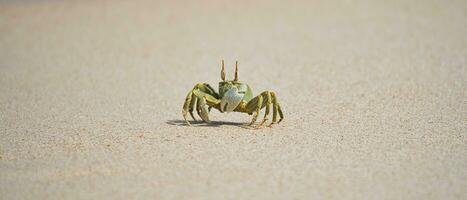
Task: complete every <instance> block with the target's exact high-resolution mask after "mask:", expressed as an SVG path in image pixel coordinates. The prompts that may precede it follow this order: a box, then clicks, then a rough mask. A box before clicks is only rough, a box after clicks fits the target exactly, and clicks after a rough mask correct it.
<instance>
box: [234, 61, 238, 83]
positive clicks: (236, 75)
mask: <svg viewBox="0 0 467 200" xmlns="http://www.w3.org/2000/svg"><path fill="white" fill-rule="evenodd" d="M234 81H238V61H235V78H234Z"/></svg>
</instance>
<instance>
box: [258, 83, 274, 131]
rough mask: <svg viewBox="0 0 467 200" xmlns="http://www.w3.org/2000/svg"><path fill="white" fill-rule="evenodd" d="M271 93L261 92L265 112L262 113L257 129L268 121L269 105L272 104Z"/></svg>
mask: <svg viewBox="0 0 467 200" xmlns="http://www.w3.org/2000/svg"><path fill="white" fill-rule="evenodd" d="M271 93H272V92H269V91H266V92H263V94H262V95H264V96H265V102H266V104H265V106H266V111H265V112H264V117H263V121H262V122H261V123H260V124H259V125H258V128H259V127H261V126H262V125H263V124H264V122H266V121H267V120H268V115H269V111H270V109H271V104H272V97H271Z"/></svg>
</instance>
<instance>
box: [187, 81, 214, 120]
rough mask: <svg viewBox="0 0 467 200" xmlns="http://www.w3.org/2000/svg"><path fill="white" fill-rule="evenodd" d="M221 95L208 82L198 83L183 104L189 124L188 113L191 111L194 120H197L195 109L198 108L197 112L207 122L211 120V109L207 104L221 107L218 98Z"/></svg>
mask: <svg viewBox="0 0 467 200" xmlns="http://www.w3.org/2000/svg"><path fill="white" fill-rule="evenodd" d="M218 97H219V95H218V94H217V93H216V92H215V91H214V89H213V88H212V87H211V86H210V85H209V84H206V83H199V84H196V85H195V87H194V88H193V89H192V90H191V91H190V92H189V93H188V95H187V96H186V98H185V103H184V104H183V110H182V115H183V118H184V119H185V121H186V123H187V124H188V125H191V124H190V122H188V120H187V118H186V117H187V114H188V113H190V115H191V117H192V118H193V120H195V121H196V119H195V117H194V115H193V110H194V109H195V108H196V112H197V113H198V115H199V116H200V117H201V119H202V120H203V121H205V122H209V115H208V113H209V110H208V109H207V108H206V106H209V109H210V108H211V107H214V108H217V109H219V107H220V100H219V99H218Z"/></svg>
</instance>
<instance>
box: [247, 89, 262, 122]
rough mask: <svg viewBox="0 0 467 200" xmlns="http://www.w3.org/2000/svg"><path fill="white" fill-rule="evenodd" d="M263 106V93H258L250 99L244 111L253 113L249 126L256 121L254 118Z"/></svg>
mask: <svg viewBox="0 0 467 200" xmlns="http://www.w3.org/2000/svg"><path fill="white" fill-rule="evenodd" d="M262 106H263V95H258V96H256V97H255V98H253V99H252V100H250V101H249V102H248V103H247V105H246V108H245V111H246V112H247V113H253V112H254V114H253V118H252V119H251V122H250V124H248V125H249V126H251V125H253V124H254V123H255V122H256V119H257V118H258V115H259V110H260V109H261V107H262Z"/></svg>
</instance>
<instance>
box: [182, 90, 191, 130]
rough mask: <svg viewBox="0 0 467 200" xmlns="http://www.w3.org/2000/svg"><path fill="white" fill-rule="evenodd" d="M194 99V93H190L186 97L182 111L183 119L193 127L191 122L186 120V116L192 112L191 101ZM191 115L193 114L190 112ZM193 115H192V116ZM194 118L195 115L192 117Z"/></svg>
mask: <svg viewBox="0 0 467 200" xmlns="http://www.w3.org/2000/svg"><path fill="white" fill-rule="evenodd" d="M192 98H193V91H190V92H189V93H188V95H186V98H185V103H183V110H182V115H183V118H184V119H185V122H186V123H187V124H188V125H190V126H191V124H190V122H188V120H187V119H186V115H187V114H188V111H189V110H190V105H191V100H192ZM190 114H191V112H190ZM191 115H192V114H191ZM192 116H193V115H192Z"/></svg>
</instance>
